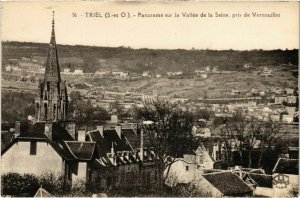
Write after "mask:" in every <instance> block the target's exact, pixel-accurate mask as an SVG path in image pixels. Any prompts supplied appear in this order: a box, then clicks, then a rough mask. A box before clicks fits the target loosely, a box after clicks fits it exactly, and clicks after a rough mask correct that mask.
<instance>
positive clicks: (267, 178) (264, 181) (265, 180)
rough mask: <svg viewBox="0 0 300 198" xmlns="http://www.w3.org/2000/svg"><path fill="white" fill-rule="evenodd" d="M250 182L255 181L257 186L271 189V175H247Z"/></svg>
mask: <svg viewBox="0 0 300 198" xmlns="http://www.w3.org/2000/svg"><path fill="white" fill-rule="evenodd" d="M247 175H248V176H249V177H250V178H251V179H252V180H254V181H255V183H256V184H257V186H259V187H265V188H272V181H273V180H272V175H266V174H255V173H248V174H247ZM245 176H246V175H245Z"/></svg>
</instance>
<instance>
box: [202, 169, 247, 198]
mask: <svg viewBox="0 0 300 198" xmlns="http://www.w3.org/2000/svg"><path fill="white" fill-rule="evenodd" d="M198 181H199V182H198V187H199V189H205V191H206V192H208V193H209V194H211V196H212V197H221V196H232V197H234V196H235V197H236V196H237V197H243V196H250V197H251V196H253V190H252V189H251V188H250V187H249V186H248V185H247V184H246V183H245V182H244V181H243V180H242V179H241V178H240V177H239V176H238V175H236V174H235V173H233V172H231V171H221V172H213V173H205V174H202V175H200V176H199V179H198Z"/></svg>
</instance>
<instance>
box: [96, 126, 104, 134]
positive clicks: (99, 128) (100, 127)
mask: <svg viewBox="0 0 300 198" xmlns="http://www.w3.org/2000/svg"><path fill="white" fill-rule="evenodd" d="M97 130H98V131H99V132H100V135H101V137H103V131H104V126H97Z"/></svg>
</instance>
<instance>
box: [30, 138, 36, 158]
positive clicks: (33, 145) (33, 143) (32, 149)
mask: <svg viewBox="0 0 300 198" xmlns="http://www.w3.org/2000/svg"><path fill="white" fill-rule="evenodd" d="M30 155H36V141H31V142H30Z"/></svg>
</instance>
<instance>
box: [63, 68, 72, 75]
mask: <svg viewBox="0 0 300 198" xmlns="http://www.w3.org/2000/svg"><path fill="white" fill-rule="evenodd" d="M63 74H71V70H70V68H64V71H63Z"/></svg>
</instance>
